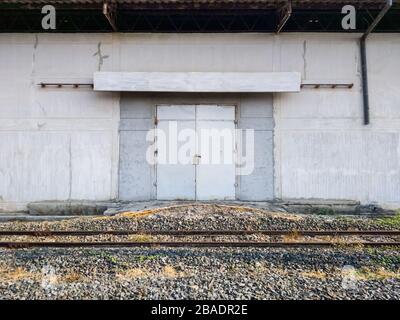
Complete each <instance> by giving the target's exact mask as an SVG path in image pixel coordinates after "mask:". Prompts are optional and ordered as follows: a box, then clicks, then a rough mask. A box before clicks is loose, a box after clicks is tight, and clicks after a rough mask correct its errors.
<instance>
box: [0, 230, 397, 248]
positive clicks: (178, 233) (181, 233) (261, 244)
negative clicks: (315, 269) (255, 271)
mask: <svg viewBox="0 0 400 320" xmlns="http://www.w3.org/2000/svg"><path fill="white" fill-rule="evenodd" d="M98 235H113V236H129V235H154V236H173V237H187V236H209V237H215V236H243V235H267V236H285V235H295V236H310V237H318V236H333V237H343V236H369V237H388V236H389V237H391V236H400V231H391V230H324V231H310V230H295V231H288V230H168V231H160V230H102V231H78V230H76V231H0V236H3V237H4V236H6V237H13V236H28V237H33V238H35V237H65V236H68V237H71V236H72V237H86V236H98ZM337 245H343V246H356V245H362V246H368V247H384V246H386V247H388V246H390V247H400V241H364V240H363V241H344V242H341V241H336V242H335V241H292V242H282V241H268V242H265V241H143V242H142V241H68V242H66V241H0V247H1V248H11V249H18V248H31V247H53V248H77V247H258V248H267V247H331V246H337Z"/></svg>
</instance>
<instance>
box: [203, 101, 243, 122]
mask: <svg viewBox="0 0 400 320" xmlns="http://www.w3.org/2000/svg"><path fill="white" fill-rule="evenodd" d="M196 119H197V120H223V121H235V107H234V106H216V105H201V106H197V108H196Z"/></svg>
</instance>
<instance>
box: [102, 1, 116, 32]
mask: <svg viewBox="0 0 400 320" xmlns="http://www.w3.org/2000/svg"><path fill="white" fill-rule="evenodd" d="M103 14H104V15H105V17H106V18H107V21H108V22H109V24H110V25H111V27H112V29H113V30H114V32H117V31H118V28H117V21H116V19H117V3H116V2H114V1H113V0H104V2H103Z"/></svg>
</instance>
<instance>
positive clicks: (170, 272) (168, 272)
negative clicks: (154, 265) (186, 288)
mask: <svg viewBox="0 0 400 320" xmlns="http://www.w3.org/2000/svg"><path fill="white" fill-rule="evenodd" d="M162 275H163V276H164V277H166V278H178V277H181V276H182V274H181V272H178V271H176V270H175V268H174V267H172V266H165V267H164V269H163V272H162Z"/></svg>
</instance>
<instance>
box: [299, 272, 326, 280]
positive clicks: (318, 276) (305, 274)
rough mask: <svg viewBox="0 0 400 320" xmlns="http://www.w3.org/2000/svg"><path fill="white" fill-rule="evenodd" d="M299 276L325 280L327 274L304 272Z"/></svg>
mask: <svg viewBox="0 0 400 320" xmlns="http://www.w3.org/2000/svg"><path fill="white" fill-rule="evenodd" d="M301 275H302V276H303V277H305V278H314V279H326V277H327V274H326V273H325V272H323V271H320V270H310V271H304V272H302V273H301Z"/></svg>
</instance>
